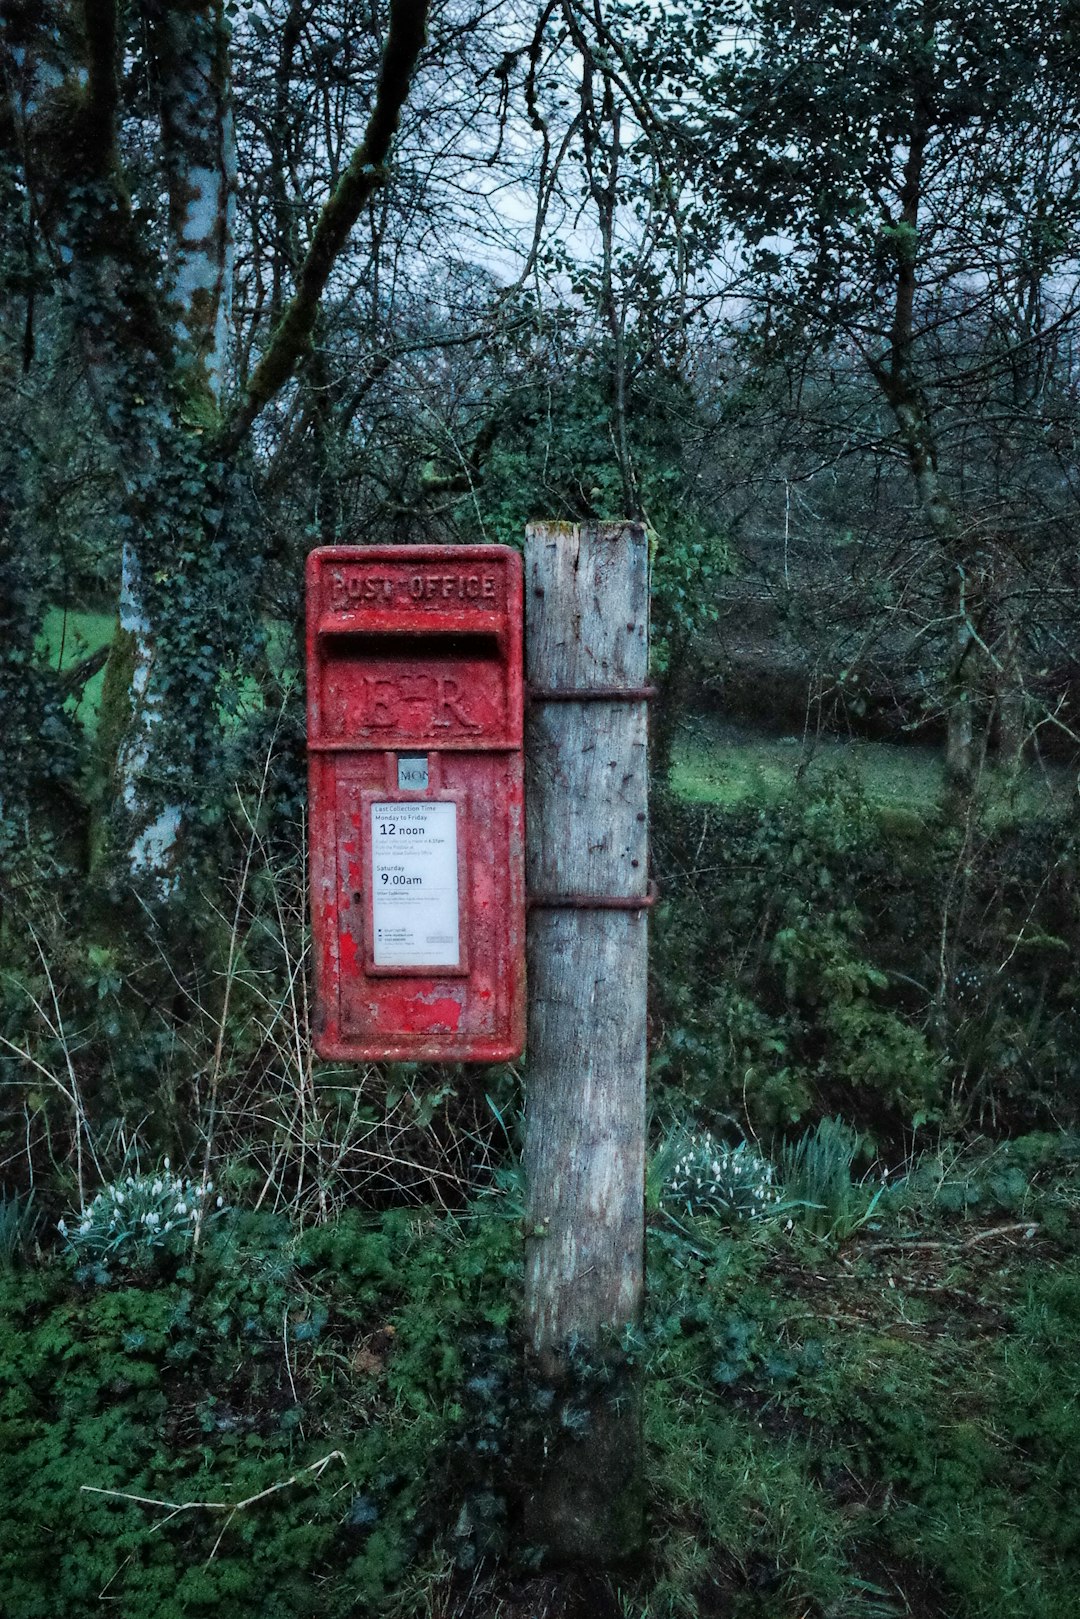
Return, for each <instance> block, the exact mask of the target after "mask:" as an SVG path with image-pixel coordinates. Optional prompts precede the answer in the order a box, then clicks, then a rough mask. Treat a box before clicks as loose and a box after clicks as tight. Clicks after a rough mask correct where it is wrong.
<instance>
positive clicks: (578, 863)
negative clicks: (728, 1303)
mask: <svg viewBox="0 0 1080 1619" xmlns="http://www.w3.org/2000/svg"><path fill="white" fill-rule="evenodd" d="M525 561H526V603H527V609H526V611H527V626H526V663H527V672H528V678H529V681H530V684H531V686H532V687H533V688H534V689H537V690H538V691H539V692H541V693H542V692H543V691H547V690H551V689H554V688H557V689H561V690H566V689H569V690H572V691H579V690H584V691H586V692H587V691H588V689H589V688H590V687H591V688H597V687H601V688H609V689H610V688H620V689H623V688H629V689H631V690H640V688H641V687H643V686H644V684H645V681H646V678H647V673H648V611H649V597H648V546H647V541H646V535H645V530H644V528H642V527H641V526H640V525H637V524H591V525H588V526H582V527H580V528H579V527H576V526H571V525H567V524H535V525H533V526H531V527H530V528H529V530H528V537H527V542H526V553H525ZM527 781H528V802H527V826H528V861H527V865H528V883H529V889H530V896H531V903H532V907H533V908H532V910H531V912H530V921H529V940H528V961H529V1003H530V1013H529V1044H528V1100H527V1107H526V1122H525V1154H524V1156H525V1180H526V1231H527V1233H528V1235H527V1239H526V1260H525V1263H526V1317H527V1330H528V1333H529V1337H530V1341H531V1345H532V1349H533V1351H534V1352H535V1354H536V1357H537V1359H538V1363H539V1368H540V1372H541V1375H542V1377H543V1378H545V1379H546V1380H548V1382H549V1383H550V1384H551V1385H552V1386H553V1387H554V1389H555V1391H556V1409H558V1410H559V1411H560V1412H565V1411H566V1409H567V1408H568V1407H569V1406H571V1405H573V1406H575V1407H576V1408H577V1409H579V1410H580V1409H582V1408H583V1409H584V1411H585V1413H586V1426H585V1427H584V1428H583V1429H582V1428H576V1427H575V1426H574V1425H573V1424H570V1425H566V1424H564V1425H563V1427H562V1431H561V1434H560V1433H559V1432H558V1426H557V1425H555V1426H554V1427H553V1430H552V1434H551V1435H549V1436H548V1437H549V1441H550V1444H549V1446H546V1447H545V1460H544V1465H543V1466H542V1468H541V1472H540V1477H539V1480H538V1481H537V1483H536V1488H535V1490H534V1492H533V1494H532V1496H531V1499H530V1501H529V1506H528V1519H529V1522H528V1525H527V1532H528V1534H529V1538H530V1539H531V1540H534V1541H538V1542H539V1543H541V1544H543V1545H544V1546H545V1547H546V1548H547V1550H548V1553H549V1555H550V1556H551V1557H553V1558H554V1559H556V1560H559V1561H566V1560H575V1561H576V1560H582V1561H589V1562H598V1563H606V1562H609V1561H611V1560H613V1559H617V1558H620V1557H625V1556H627V1555H630V1554H632V1553H633V1552H635V1551H636V1550H637V1549H638V1548H639V1545H640V1542H641V1535H642V1483H641V1454H640V1452H641V1432H640V1409H639V1401H638V1398H637V1393H636V1389H635V1387H634V1383H633V1378H632V1373H628V1371H627V1368H626V1366H625V1363H624V1361H623V1359H622V1357H621V1355H620V1353H619V1344H620V1339H621V1338H622V1336H623V1335H624V1334H625V1333H626V1331H627V1330H628V1329H632V1328H633V1327H635V1326H636V1324H637V1322H638V1320H639V1317H640V1312H641V1304H642V1297H643V1291H644V1171H645V1059H646V1023H645V1019H646V994H647V943H648V924H647V920H646V917H647V912H646V910H645V908H644V902H645V899H646V894H647V885H648V824H647V794H648V774H647V717H646V705H645V703H644V701H642V700H641V699H640V698H631V699H629V700H615V701H611V700H605V699H601V700H588V699H586V700H584V701H565V700H552V699H545V698H544V697H543V696H542V695H539V696H537V697H534V700H533V702H532V705H531V710H530V722H529V730H528V742H527ZM575 896H578V897H579V903H578V904H576V905H575V904H567V903H557V902H558V901H560V900H562V901H566V900H570V899H573V898H574V897H575ZM590 896H591V897H593V898H594V899H595V897H596V896H602V897H605V898H610V899H614V900H616V901H623V902H625V904H626V908H623V909H618V908H610V907H603V906H598V905H595V904H590V903H589V897H590ZM580 900H584V904H582V903H580Z"/></svg>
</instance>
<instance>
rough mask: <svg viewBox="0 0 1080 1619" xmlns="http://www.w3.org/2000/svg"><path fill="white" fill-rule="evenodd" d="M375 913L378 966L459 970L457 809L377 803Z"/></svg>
mask: <svg viewBox="0 0 1080 1619" xmlns="http://www.w3.org/2000/svg"><path fill="white" fill-rule="evenodd" d="M371 911H372V928H373V932H374V940H373V945H374V949H373V952H372V957H373V960H374V963H375V966H376V967H456V966H458V965H459V963H460V960H461V940H460V935H459V910H458V849H457V805H456V804H453V803H441V802H438V801H433V800H431V799H427V800H425V801H424V802H423V803H415V802H414V803H408V802H405V803H401V802H398V803H386V804H372V806H371Z"/></svg>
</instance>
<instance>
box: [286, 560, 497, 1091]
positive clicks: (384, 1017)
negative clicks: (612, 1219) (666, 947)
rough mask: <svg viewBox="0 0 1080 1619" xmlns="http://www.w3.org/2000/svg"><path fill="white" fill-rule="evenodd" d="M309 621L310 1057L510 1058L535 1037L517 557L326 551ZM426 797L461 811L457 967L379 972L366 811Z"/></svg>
mask: <svg viewBox="0 0 1080 1619" xmlns="http://www.w3.org/2000/svg"><path fill="white" fill-rule="evenodd" d="M307 615H308V664H307V675H308V747H309V755H308V760H309V783H310V798H311V803H310V816H309V825H310V828H311V833H310V838H311V885H312V918H313V925H314V933H315V952H314V959H315V977H316V985H315V1030H316V1035H315V1045H316V1049H317V1051H318V1052H319V1053H320V1055H322V1056H324V1057H329V1058H337V1059H345V1060H354V1061H378V1060H381V1059H385V1060H403V1059H404V1060H415V1061H466V1062H467V1061H475V1062H499V1061H503V1060H507V1059H509V1058H512V1057H515V1056H517V1055H519V1054H520V1052H521V1050H522V1048H523V1046H524V1037H525V965H524V955H525V892H524V887H525V880H524V828H523V821H524V808H523V805H524V771H523V755H522V730H523V725H522V720H523V684H522V646H521V563H520V558H519V557H518V556H517V554H516V553H515V552H513V551H510V550H508V549H506V548H504V547H501V546H430V547H424V546H392V547H375V546H363V547H329V548H325V549H322V550H319V551H315V552H313V553H312V554H311V556H310V557H309V559H308V571H307ZM402 753H407V754H410V755H423V756H424V758H425V761H426V774H427V786H426V787H424V786H423V785H422V783H421V785H420V786H418V787H416V788H412V787H410V786H408V785H405V784H407V783H408V781H409V777H408V776H407V775H406V776H404V777H402V776H401V775H400V773H399V767H398V759H399V755H400V754H402ZM423 799H429V800H434V801H440V802H452V803H454V804H455V805H456V812H455V825H456V829H457V842H458V893H459V901H460V909H459V934H460V944H461V948H460V953H459V958H458V963H457V965H456V966H455V967H449V966H448V967H443V968H441V969H440V968H436V967H434V966H424V967H401V966H394V967H388V966H385V965H383V966H378V965H376V962H375V955H374V947H373V944H372V939H371V933H372V927H373V916H372V898H371V894H370V891H369V890H370V884H369V882H368V880H367V879H368V875H369V874H370V873H371V870H372V856H371V848H370V841H369V840H370V838H371V836H372V833H371V828H370V820H371V809H370V807H371V805H372V803H375V802H377V803H382V802H385V801H395V800H401V801H402V802H409V803H415V802H416V801H418V800H423ZM390 869H391V870H392V869H393V868H390ZM400 869H402V870H403V871H404V870H405V869H406V868H404V867H403V868H400ZM404 914H405V919H406V921H407V913H404ZM417 937H419V935H417ZM421 959H422V958H421Z"/></svg>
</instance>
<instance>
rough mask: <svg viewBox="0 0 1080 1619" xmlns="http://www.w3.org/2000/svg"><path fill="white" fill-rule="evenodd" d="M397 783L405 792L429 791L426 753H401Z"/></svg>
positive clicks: (398, 762)
mask: <svg viewBox="0 0 1080 1619" xmlns="http://www.w3.org/2000/svg"><path fill="white" fill-rule="evenodd" d="M397 784H398V786H399V787H400V788H401V790H402V792H404V793H422V792H426V791H427V786H428V767H427V754H426V753H399V754H398V761H397Z"/></svg>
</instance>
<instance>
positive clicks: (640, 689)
mask: <svg viewBox="0 0 1080 1619" xmlns="http://www.w3.org/2000/svg"><path fill="white" fill-rule="evenodd" d="M657 695H658V688H657V687H656V686H529V685H527V686H526V687H525V696H526V698H527V699H528V701H529V702H530V703H648V702H651V701H652V699H653V698H654V697H656V696H657Z"/></svg>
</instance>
